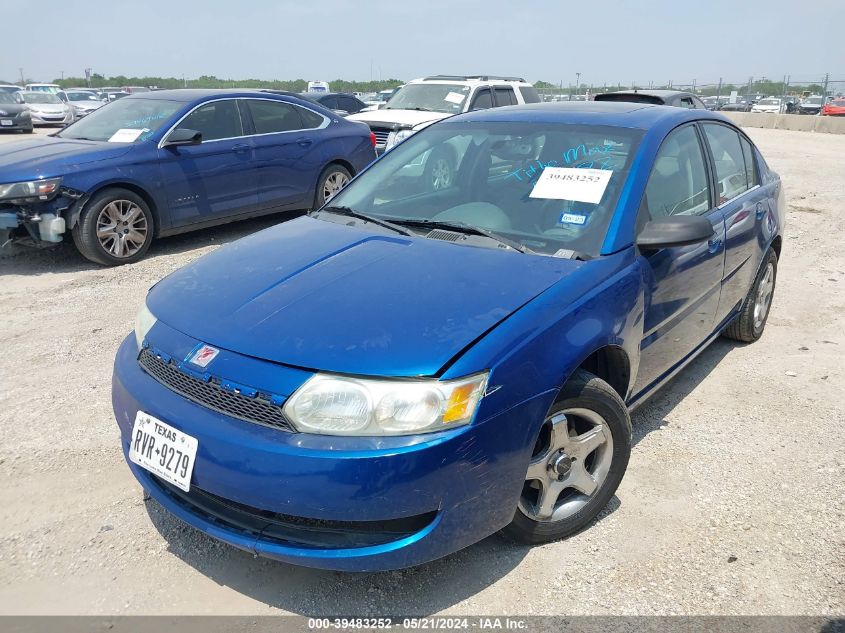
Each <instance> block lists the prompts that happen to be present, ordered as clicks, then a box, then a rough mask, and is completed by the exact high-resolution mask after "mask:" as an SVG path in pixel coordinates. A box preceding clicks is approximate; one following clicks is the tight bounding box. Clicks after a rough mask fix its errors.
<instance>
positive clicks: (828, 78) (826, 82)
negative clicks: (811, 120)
mask: <svg viewBox="0 0 845 633" xmlns="http://www.w3.org/2000/svg"><path fill="white" fill-rule="evenodd" d="M829 80H830V73H825V74H824V90H822V92H823V93H824V94H823V95H822V103H825V102H826V101H827V84H828V81H829Z"/></svg>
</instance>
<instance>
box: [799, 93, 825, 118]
mask: <svg viewBox="0 0 845 633" xmlns="http://www.w3.org/2000/svg"><path fill="white" fill-rule="evenodd" d="M822 105H824V97H819V96H816V95H813V96H810V97H806V98H805V99H804V100H803V101H801V103H799V104H798V114H821V111H822Z"/></svg>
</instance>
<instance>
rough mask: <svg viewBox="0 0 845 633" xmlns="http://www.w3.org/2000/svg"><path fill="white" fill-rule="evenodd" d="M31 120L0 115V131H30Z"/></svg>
mask: <svg viewBox="0 0 845 633" xmlns="http://www.w3.org/2000/svg"><path fill="white" fill-rule="evenodd" d="M31 129H32V119H31V118H30V117H22V116H2V115H0V131H3V130H31Z"/></svg>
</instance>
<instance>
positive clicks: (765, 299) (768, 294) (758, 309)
mask: <svg viewBox="0 0 845 633" xmlns="http://www.w3.org/2000/svg"><path fill="white" fill-rule="evenodd" d="M774 289H775V267H774V265H772V263H771V262H769V263H768V264H767V265H766V272H765V273H764V274H763V278H762V279H761V280H760V285H759V286H758V288H757V296H756V297H755V299H754V329H755V330H757V329H759V328H760V327H761V326H762V325H763V321H765V320H766V315H767V314H769V306H770V305H771V304H772V293H773V292H774Z"/></svg>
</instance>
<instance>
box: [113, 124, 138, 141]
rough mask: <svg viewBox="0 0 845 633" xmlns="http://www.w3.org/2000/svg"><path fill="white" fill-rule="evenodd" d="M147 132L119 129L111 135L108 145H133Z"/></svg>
mask: <svg viewBox="0 0 845 633" xmlns="http://www.w3.org/2000/svg"><path fill="white" fill-rule="evenodd" d="M146 131H147V130H136V129H134V128H128V127H127V128H121V129H119V130H118V131H117V132H115V133H114V134H112V135H111V137H110V138H109V143H134V142H135V141H137V140H138V137H139V136H141V134H143V133H144V132H146Z"/></svg>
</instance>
